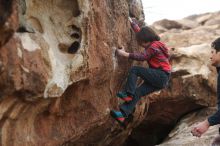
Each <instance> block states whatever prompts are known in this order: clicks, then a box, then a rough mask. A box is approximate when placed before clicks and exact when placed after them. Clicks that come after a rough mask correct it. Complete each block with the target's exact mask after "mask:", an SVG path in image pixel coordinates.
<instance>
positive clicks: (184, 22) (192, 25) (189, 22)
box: [177, 19, 199, 29]
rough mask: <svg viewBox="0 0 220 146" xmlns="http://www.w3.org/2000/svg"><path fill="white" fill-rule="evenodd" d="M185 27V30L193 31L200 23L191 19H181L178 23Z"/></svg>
mask: <svg viewBox="0 0 220 146" xmlns="http://www.w3.org/2000/svg"><path fill="white" fill-rule="evenodd" d="M177 22H178V23H180V24H181V25H182V26H183V29H192V28H196V27H198V26H199V23H198V22H196V21H195V20H190V19H181V20H178V21H177Z"/></svg>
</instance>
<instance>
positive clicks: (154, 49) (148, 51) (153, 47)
mask: <svg viewBox="0 0 220 146" xmlns="http://www.w3.org/2000/svg"><path fill="white" fill-rule="evenodd" d="M129 58H130V59H133V60H137V61H144V60H146V61H147V62H148V64H149V67H150V68H155V69H162V70H163V71H165V72H168V73H170V72H171V65H170V63H169V58H170V55H169V53H168V48H167V47H166V46H165V44H164V43H162V42H160V41H154V42H152V43H151V44H150V45H149V47H148V48H145V50H144V52H142V53H130V54H129Z"/></svg>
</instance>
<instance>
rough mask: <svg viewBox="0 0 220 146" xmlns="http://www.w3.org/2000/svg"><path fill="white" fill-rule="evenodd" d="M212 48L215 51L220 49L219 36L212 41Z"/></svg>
mask: <svg viewBox="0 0 220 146" xmlns="http://www.w3.org/2000/svg"><path fill="white" fill-rule="evenodd" d="M212 48H213V49H215V50H216V52H218V51H220V37H219V38H217V39H216V40H214V42H212Z"/></svg>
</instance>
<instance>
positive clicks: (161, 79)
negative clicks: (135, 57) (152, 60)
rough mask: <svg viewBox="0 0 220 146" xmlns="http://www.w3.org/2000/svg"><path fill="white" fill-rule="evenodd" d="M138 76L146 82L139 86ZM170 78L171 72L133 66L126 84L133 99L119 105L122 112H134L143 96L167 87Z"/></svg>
mask: <svg viewBox="0 0 220 146" xmlns="http://www.w3.org/2000/svg"><path fill="white" fill-rule="evenodd" d="M138 77H140V78H141V79H143V80H144V82H143V83H142V84H141V85H140V86H139V87H136V86H137V85H136V82H137V79H138ZM169 78H170V74H169V73H166V72H164V71H162V70H160V69H152V68H144V67H139V66H133V67H132V68H131V69H130V71H129V74H128V77H127V83H126V86H125V92H126V93H127V94H128V95H130V96H132V97H133V100H132V101H130V102H125V103H123V104H121V105H120V106H119V108H120V110H121V111H122V113H123V114H125V116H129V115H130V114H132V113H133V111H134V108H135V106H136V104H137V102H138V101H139V100H140V98H141V97H142V96H145V95H148V94H150V93H152V92H154V91H158V90H160V89H163V88H164V87H166V85H167V83H168V81H169Z"/></svg>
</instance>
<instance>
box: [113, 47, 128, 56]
mask: <svg viewBox="0 0 220 146" xmlns="http://www.w3.org/2000/svg"><path fill="white" fill-rule="evenodd" d="M116 53H117V54H118V55H119V56H123V57H128V56H129V53H127V52H126V51H125V49H124V47H119V49H117V50H116Z"/></svg>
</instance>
